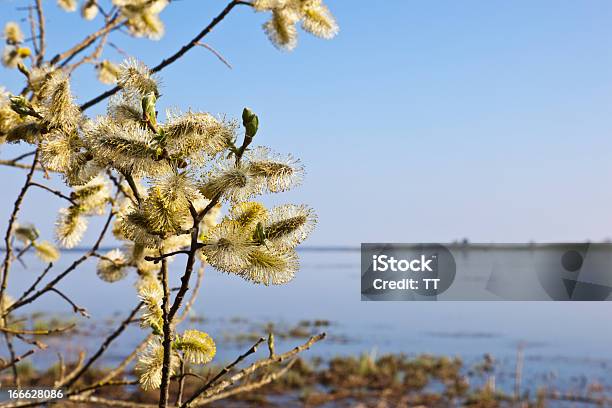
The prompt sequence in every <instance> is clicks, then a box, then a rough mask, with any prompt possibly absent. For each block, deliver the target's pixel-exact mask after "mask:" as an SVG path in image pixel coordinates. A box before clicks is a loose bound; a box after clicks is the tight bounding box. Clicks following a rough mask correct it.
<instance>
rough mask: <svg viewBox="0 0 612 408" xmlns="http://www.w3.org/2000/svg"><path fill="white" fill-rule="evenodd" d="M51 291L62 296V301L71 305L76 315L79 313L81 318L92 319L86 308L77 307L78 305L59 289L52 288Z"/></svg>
mask: <svg viewBox="0 0 612 408" xmlns="http://www.w3.org/2000/svg"><path fill="white" fill-rule="evenodd" d="M49 291H50V292H55V293H57V294H58V295H60V296H61V297H62V299H64V300H65V301H66V302H68V303H70V306H72V310H74V313H79V314H80V315H81V316H83V317H86V318H88V319H89V318H90V317H91V316H90V315H89V313H87V309H85V308H84V307H80V306H77V304H76V303H74V302H73V301H72V300H71V299H70V298H69V297H68V296H66V295H65V294H64V293H62V292H60V291H59V290H58V289H57V288H50V289H49Z"/></svg>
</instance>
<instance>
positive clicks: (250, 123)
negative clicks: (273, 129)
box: [242, 108, 259, 137]
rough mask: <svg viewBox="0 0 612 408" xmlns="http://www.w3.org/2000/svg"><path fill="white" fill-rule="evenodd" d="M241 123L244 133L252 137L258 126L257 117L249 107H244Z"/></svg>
mask: <svg viewBox="0 0 612 408" xmlns="http://www.w3.org/2000/svg"><path fill="white" fill-rule="evenodd" d="M242 125H243V126H244V128H245V130H246V135H247V136H248V137H253V136H255V134H256V133H257V129H258V128H259V118H258V117H257V115H256V114H254V113H253V112H252V111H251V110H250V109H249V108H244V110H243V111H242Z"/></svg>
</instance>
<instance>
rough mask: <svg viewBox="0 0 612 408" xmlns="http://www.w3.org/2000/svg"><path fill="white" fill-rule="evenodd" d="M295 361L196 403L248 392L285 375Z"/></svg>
mask: <svg viewBox="0 0 612 408" xmlns="http://www.w3.org/2000/svg"><path fill="white" fill-rule="evenodd" d="M296 361H297V360H296V359H293V360H291V361H290V362H289V364H287V365H286V366H285V367H283V368H281V369H280V370H278V371H276V372H274V373H272V374H268V375H266V376H264V377H263V378H262V379H261V380H258V381H254V382H251V383H248V384H244V385H240V386H238V387H235V388H232V389H231V390H228V391H225V392H220V393H219V394H216V395H213V396H211V397H208V398H205V399H201V400H198V405H205V404H210V403H211V402H214V401H218V400H221V399H225V398H229V397H231V396H233V395H237V394H242V393H244V392H250V391H253V390H256V389H258V388H261V387H263V386H264V385H267V384H270V383H271V382H272V381H276V380H277V379H279V378H280V377H282V376H283V375H285V374H286V373H287V371H289V370H290V369H291V367H292V366H293V365H294V364H295V362H296Z"/></svg>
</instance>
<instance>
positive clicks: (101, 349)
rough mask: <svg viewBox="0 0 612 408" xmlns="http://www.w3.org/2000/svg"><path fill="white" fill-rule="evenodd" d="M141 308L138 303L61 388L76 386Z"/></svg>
mask: <svg viewBox="0 0 612 408" xmlns="http://www.w3.org/2000/svg"><path fill="white" fill-rule="evenodd" d="M141 307H142V302H140V303H138V305H137V306H136V307H135V308H134V309H133V310H132V312H131V313H130V314H129V316H128V317H127V318H126V319H125V320H124V321H123V322H121V324H120V325H119V327H118V328H117V329H115V331H114V332H112V333H111V334H110V335H109V336H108V337H107V338H106V339H105V340H104V342H103V343H102V344H101V345H100V347H99V348H98V350H97V351H96V352H95V353H94V354H93V355H92V356H91V357H90V358H89V360H88V361H87V363H85V364H84V365H83V367H81V369H80V370H79V371H78V372H77V373H75V374H74V376H73V377H72V378H71V379H70V380H69V381H67V382H66V383H65V384H62V385H61V386H65V387H66V388H70V387H72V386H73V385H74V383H75V382H76V381H77V380H78V379H79V378H80V377H81V376H82V375H83V374H84V373H85V372H86V371H87V369H88V368H89V367H91V365H92V364H93V363H94V362H95V361H96V360H97V359H98V358H100V356H102V354H104V352H105V351H106V349H107V348H108V346H110V344H111V343H112V342H113V340H115V339H116V338H117V337H119V335H120V334H121V333H123V331H124V330H125V329H126V328H127V326H128V325H129V324H130V322H131V321H132V319H133V318H134V316H135V315H136V313H138V311H139V310H140V308H141Z"/></svg>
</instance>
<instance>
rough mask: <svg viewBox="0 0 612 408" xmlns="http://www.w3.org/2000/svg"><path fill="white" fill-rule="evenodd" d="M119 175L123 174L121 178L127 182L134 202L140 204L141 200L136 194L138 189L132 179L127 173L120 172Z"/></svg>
mask: <svg viewBox="0 0 612 408" xmlns="http://www.w3.org/2000/svg"><path fill="white" fill-rule="evenodd" d="M121 174H123V177H125V180H126V181H127V182H128V184H129V186H130V188H131V189H132V194H134V197H135V198H136V201H138V204H140V203H141V201H142V200H141V198H140V194H139V193H138V187H137V186H136V182H135V181H134V178H133V177H132V175H131V174H130V173H128V172H121Z"/></svg>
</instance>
